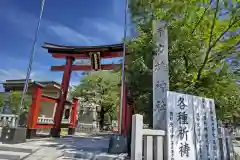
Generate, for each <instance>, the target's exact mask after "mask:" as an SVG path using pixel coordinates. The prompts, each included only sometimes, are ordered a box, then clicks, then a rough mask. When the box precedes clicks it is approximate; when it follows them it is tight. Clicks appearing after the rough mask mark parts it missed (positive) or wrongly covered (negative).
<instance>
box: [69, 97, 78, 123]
mask: <svg viewBox="0 0 240 160" xmlns="http://www.w3.org/2000/svg"><path fill="white" fill-rule="evenodd" d="M77 107H78V99H77V98H73V105H72V111H71V120H70V125H69V127H70V128H76V121H77Z"/></svg>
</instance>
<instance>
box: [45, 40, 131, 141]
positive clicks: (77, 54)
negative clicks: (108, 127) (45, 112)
mask: <svg viewBox="0 0 240 160" xmlns="http://www.w3.org/2000/svg"><path fill="white" fill-rule="evenodd" d="M43 48H45V49H47V50H48V53H50V54H51V55H52V57H53V58H58V59H65V60H66V64H65V65H62V66H52V67H51V71H63V77H62V82H61V93H60V94H59V101H58V103H57V108H56V112H55V116H54V126H53V128H52V131H51V135H52V136H53V137H60V132H61V120H62V116H63V111H64V104H65V102H66V97H67V94H68V88H69V82H70V77H71V72H72V71H91V70H95V71H97V70H114V69H118V68H119V66H120V65H119V64H101V59H103V58H116V57H121V56H122V54H123V44H122V43H121V44H114V45H104V46H86V47H79V46H62V45H55V44H50V43H45V44H44V45H43ZM88 58H90V59H91V65H73V62H74V60H75V59H88ZM124 88H125V89H124V93H123V95H124V98H123V109H122V113H123V114H122V122H123V123H122V127H121V128H122V134H123V135H126V129H127V117H126V116H127V103H126V100H127V98H126V86H124ZM119 119H120V117H119V116H118V122H119ZM130 123H131V122H130ZM118 124H119V123H118Z"/></svg>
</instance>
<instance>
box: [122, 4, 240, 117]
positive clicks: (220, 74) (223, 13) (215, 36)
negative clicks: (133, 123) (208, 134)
mask: <svg viewBox="0 0 240 160" xmlns="http://www.w3.org/2000/svg"><path fill="white" fill-rule="evenodd" d="M129 8H130V12H131V18H132V22H133V23H135V24H136V26H137V30H138V34H139V36H138V37H137V38H135V39H133V40H131V41H130V42H129V45H128V49H129V51H130V52H131V54H130V57H129V58H130V60H131V61H132V62H131V63H129V64H128V65H127V72H128V74H127V81H128V85H129V86H131V92H132V94H133V95H134V98H135V99H136V102H137V109H138V110H139V112H141V113H147V112H146V111H147V110H148V108H152V95H151V94H152V57H153V54H154V50H153V49H154V41H153V40H152V39H153V38H152V37H153V35H152V22H153V20H161V21H165V22H166V23H167V25H168V36H169V70H170V90H172V91H177V92H182V93H188V94H194V95H198V96H203V97H209V98H214V99H215V103H216V108H217V113H218V117H219V118H222V119H224V118H228V117H229V115H233V114H234V115H238V114H239V107H238V105H239V104H240V99H239V96H238V95H239V94H240V90H239V86H238V85H237V84H236V80H237V79H238V78H239V77H238V75H237V74H235V72H233V71H232V70H231V69H230V68H229V63H227V62H226V58H228V57H230V56H232V55H233V54H235V55H236V56H239V50H236V48H237V46H239V44H240V36H239V34H236V32H237V31H238V29H239V28H240V8H239V4H238V3H227V1H224V3H223V1H219V0H211V1H197V0H182V1H179V0H172V1H169V0H162V1H159V0H147V1H142V0H131V1H130V3H129ZM143 82H145V83H143ZM146 106H147V107H146ZM148 115H149V116H150V117H151V115H152V114H151V111H150V113H148ZM149 119H152V118H149Z"/></svg>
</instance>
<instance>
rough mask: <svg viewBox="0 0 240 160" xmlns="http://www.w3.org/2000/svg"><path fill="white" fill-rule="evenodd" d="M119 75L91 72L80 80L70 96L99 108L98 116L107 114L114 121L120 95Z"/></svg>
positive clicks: (106, 72)
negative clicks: (79, 98)
mask: <svg viewBox="0 0 240 160" xmlns="http://www.w3.org/2000/svg"><path fill="white" fill-rule="evenodd" d="M119 83H120V75H119V73H116V72H112V71H98V72H92V73H89V74H88V75H86V76H85V77H84V78H82V79H81V81H80V84H79V85H77V86H75V87H74V88H73V90H72V91H71V92H72V93H71V94H72V96H74V97H81V98H82V99H83V102H90V103H94V104H97V105H100V106H101V112H100V116H102V117H101V120H103V119H104V114H105V113H108V114H109V115H110V117H111V119H116V116H117V105H119V95H120V87H119Z"/></svg>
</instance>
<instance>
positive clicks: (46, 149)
mask: <svg viewBox="0 0 240 160" xmlns="http://www.w3.org/2000/svg"><path fill="white" fill-rule="evenodd" d="M28 145H30V146H33V147H39V149H38V150H37V151H36V152H35V153H32V154H31V155H29V156H28V157H26V158H24V160H64V159H65V160H67V159H73V160H74V159H76V160H81V159H82V160H124V159H126V154H120V155H112V154H108V153H107V150H108V145H109V135H78V136H68V137H63V138H60V139H54V138H45V139H41V140H32V141H29V142H28Z"/></svg>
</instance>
